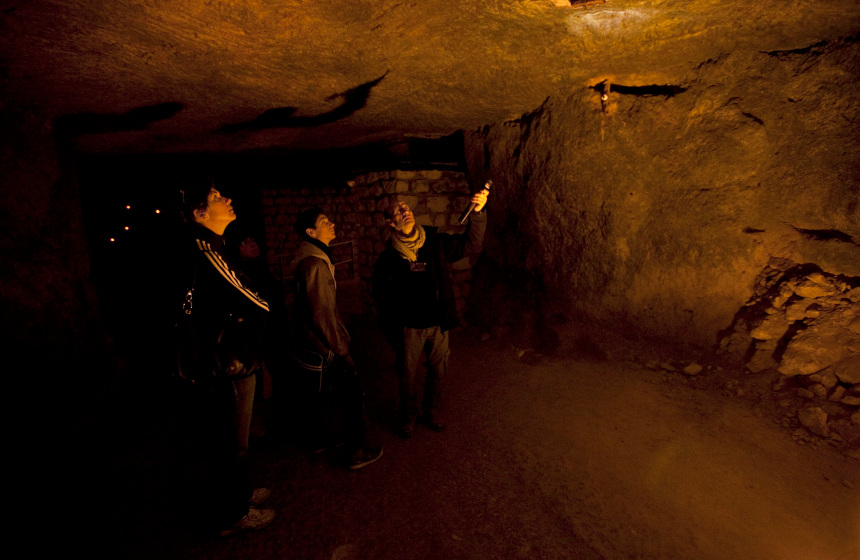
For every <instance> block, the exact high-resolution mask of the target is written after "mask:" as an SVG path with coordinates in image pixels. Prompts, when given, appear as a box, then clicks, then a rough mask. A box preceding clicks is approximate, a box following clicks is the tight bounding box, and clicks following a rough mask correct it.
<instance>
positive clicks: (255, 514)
mask: <svg viewBox="0 0 860 560" xmlns="http://www.w3.org/2000/svg"><path fill="white" fill-rule="evenodd" d="M274 518H275V510H273V509H257V508H248V514H247V515H246V516H245V517H243V518H242V519H240V520H239V521H237V522H236V523H234V524H233V525H231V526H230V527H228V528H226V529H221V531H219V533H220V535H221V536H222V537H229V536H230V535H235V534H236V533H242V532H244V531H259V530H260V529H262V528H263V527H265V526H266V525H268V524H269V523H271V522H272V519H274Z"/></svg>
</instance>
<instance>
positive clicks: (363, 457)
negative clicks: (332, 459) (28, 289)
mask: <svg viewBox="0 0 860 560" xmlns="http://www.w3.org/2000/svg"><path fill="white" fill-rule="evenodd" d="M380 457H382V447H369V448H367V449H364V448H362V449H359V450H358V451H356V452H355V453H353V454H352V457H350V459H349V468H350V469H352V470H356V469H360V468H362V467H366V466H367V465H369V464H371V463H375V462H376V461H378V460H379V458H380Z"/></svg>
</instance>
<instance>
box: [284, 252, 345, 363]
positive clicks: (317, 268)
mask: <svg viewBox="0 0 860 560" xmlns="http://www.w3.org/2000/svg"><path fill="white" fill-rule="evenodd" d="M290 271H291V272H292V274H293V277H294V281H295V289H296V301H295V304H294V309H293V314H292V315H293V318H292V337H291V338H292V341H293V343H294V344H296V345H297V346H298V347H299V348H302V349H305V350H311V351H313V352H317V353H319V354H323V355H326V354H327V353H328V352H329V351H330V352H332V353H334V354H335V355H337V356H341V357H344V356H347V355H349V333H348V332H347V330H346V327H345V326H344V324H343V321H342V320H341V318H340V314H339V313H338V310H337V282H336V281H335V277H334V265H332V263H331V258H330V257H329V256H328V254H327V253H326V251H325V250H324V249H322V248H321V247H318V246H316V245H314V244H313V243H310V242H308V241H304V242H303V243H302V244H301V245H299V249H298V252H297V254H296V257H295V258H294V259H293V261H292V263H291V264H290Z"/></svg>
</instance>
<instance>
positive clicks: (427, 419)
mask: <svg viewBox="0 0 860 560" xmlns="http://www.w3.org/2000/svg"><path fill="white" fill-rule="evenodd" d="M421 421H422V422H423V423H424V425H425V426H427V427H428V428H430V429H431V430H433V431H434V432H436V433H437V434H438V433H439V432H441V431H444V430H445V423H444V422H442V421H441V420H439V419H438V418H433V417H432V416H428V415H425V416H422V417H421Z"/></svg>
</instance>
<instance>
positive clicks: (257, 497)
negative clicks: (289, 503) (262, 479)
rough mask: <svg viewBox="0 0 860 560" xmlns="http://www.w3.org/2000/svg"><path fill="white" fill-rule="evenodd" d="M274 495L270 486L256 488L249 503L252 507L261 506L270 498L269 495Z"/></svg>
mask: <svg viewBox="0 0 860 560" xmlns="http://www.w3.org/2000/svg"><path fill="white" fill-rule="evenodd" d="M271 495H272V491H271V490H269V489H268V488H254V492H253V493H252V494H251V498H250V499H249V500H248V505H249V506H251V507H254V508H255V507H259V506H261V505H263V502H265V501H266V500H268V499H269V496H271Z"/></svg>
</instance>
